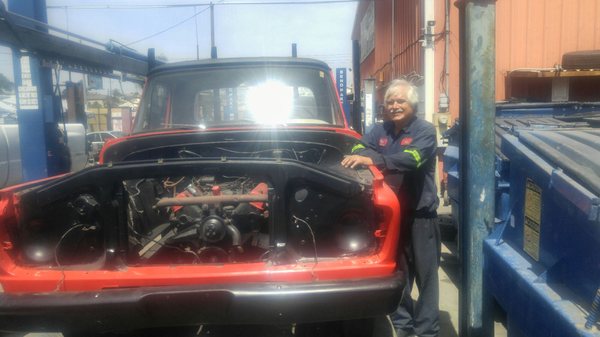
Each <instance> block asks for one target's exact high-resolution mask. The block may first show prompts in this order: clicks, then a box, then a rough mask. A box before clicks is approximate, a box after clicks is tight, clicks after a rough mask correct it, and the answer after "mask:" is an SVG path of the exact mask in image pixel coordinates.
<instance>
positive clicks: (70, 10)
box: [0, 0, 358, 77]
mask: <svg viewBox="0 0 600 337" xmlns="http://www.w3.org/2000/svg"><path fill="white" fill-rule="evenodd" d="M3 1H4V2H6V0H3ZM46 1H47V5H48V6H49V7H52V6H60V8H48V21H49V24H51V25H53V26H56V27H59V28H62V29H67V26H68V30H69V31H71V32H74V33H77V34H80V35H83V36H86V37H89V38H92V39H95V40H97V41H101V42H107V41H108V40H109V39H114V40H117V41H119V42H121V43H124V44H126V45H128V44H131V43H132V42H135V41H137V40H140V39H142V38H144V37H147V36H149V35H152V34H154V33H156V32H159V31H161V30H164V29H166V28H168V27H170V26H172V25H174V24H176V23H178V22H181V21H183V20H185V19H187V18H189V17H191V16H192V15H194V8H193V7H171V8H155V7H154V8H153V7H149V5H164V4H171V5H173V4H189V3H192V2H191V1H189V0H181V1H178V0H172V1H167V0H143V1H140V0H136V1H117V0H89V1H83V0H79V1H76V0H46ZM273 1H275V0H268V1H257V0H235V1H233V0H222V1H219V0H214V3H215V4H216V5H215V41H216V45H217V48H218V54H219V57H242V56H288V55H290V54H291V44H292V43H297V44H298V56H300V57H313V58H317V59H321V60H323V61H325V62H327V63H328V64H329V65H330V67H332V68H336V67H345V68H350V67H351V53H352V43H351V40H350V36H351V32H352V25H353V21H354V15H355V11H356V6H357V3H358V2H355V1H352V2H340V3H327V4H310V2H311V1H309V0H306V1H296V2H303V4H286V5H262V4H240V3H243V2H246V3H247V2H252V3H259V2H261V3H265V2H273ZM278 1H279V0H278ZM233 2H235V3H236V4H231V3H233ZM195 3H196V4H198V3H202V4H205V3H207V2H206V1H204V0H199V1H196V2H195ZM228 3H229V4H228ZM100 7H104V8H100ZM106 7H109V8H106ZM123 7H127V8H126V9H123ZM196 10H197V12H200V11H203V12H202V13H200V14H198V15H197V16H196V20H197V27H198V30H197V31H198V45H199V54H200V58H208V57H210V11H209V10H208V8H207V6H197V7H196ZM131 47H132V48H135V49H137V50H138V51H140V52H142V53H144V54H145V53H146V50H147V48H149V47H154V48H156V53H157V55H164V56H166V57H167V59H168V60H169V61H170V62H174V61H181V60H189V59H195V58H196V24H195V22H194V19H191V20H189V21H187V22H185V23H183V24H181V25H179V26H177V27H175V28H173V29H170V30H168V31H166V32H165V33H162V34H160V35H157V36H155V37H152V38H149V39H147V40H144V41H140V42H138V43H134V44H132V45H131ZM6 58H7V57H6V50H5V49H0V72H3V73H5V74H6V73H7V72H8V70H7V69H6V68H7V65H10V61H9V60H5V59H6ZM6 75H8V76H9V77H12V76H10V75H11V74H6Z"/></svg>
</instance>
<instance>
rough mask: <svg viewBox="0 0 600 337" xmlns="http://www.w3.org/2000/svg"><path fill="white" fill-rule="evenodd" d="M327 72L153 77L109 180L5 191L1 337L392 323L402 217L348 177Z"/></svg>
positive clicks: (278, 66) (105, 173)
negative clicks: (9, 334)
mask: <svg viewBox="0 0 600 337" xmlns="http://www.w3.org/2000/svg"><path fill="white" fill-rule="evenodd" d="M343 116H344V115H343V113H342V110H341V107H340V104H339V101H338V99H337V95H336V92H335V89H334V85H333V78H332V75H331V70H330V69H329V68H328V67H327V65H326V64H325V63H322V62H320V61H316V60H311V59H299V58H259V59H223V60H206V61H196V62H184V63H174V64H170V65H162V66H159V67H157V68H155V69H153V70H152V71H151V72H150V73H149V76H148V82H147V85H146V88H145V91H144V94H143V99H142V102H141V109H140V111H139V112H138V114H137V119H136V121H135V126H134V130H133V134H132V135H130V136H126V137H122V138H116V139H114V140H110V141H108V142H107V143H106V144H105V146H104V148H103V150H102V152H101V153H100V165H98V166H94V167H90V168H86V169H84V170H82V171H80V172H77V173H73V174H70V175H67V176H62V177H58V178H55V179H50V180H46V181H40V182H33V183H29V184H26V185H21V186H18V187H13V188H10V189H5V190H2V191H0V197H1V200H2V205H3V207H1V208H0V223H1V225H0V242H1V243H2V249H0V284H1V285H2V287H3V289H4V293H1V294H0V330H3V329H4V330H11V331H12V330H17V331H19V330H23V329H25V330H26V331H63V332H65V331H66V332H75V333H78V332H86V331H89V330H93V331H96V332H97V331H123V330H128V329H138V328H149V327H166V326H186V325H188V326H189V325H200V324H277V325H284V324H297V326H302V324H304V323H311V322H323V321H340V320H353V319H360V318H369V317H375V316H378V315H384V314H387V313H390V312H392V311H393V310H394V309H395V308H396V306H397V303H398V301H399V300H400V296H401V292H402V289H403V287H404V283H403V279H404V278H403V271H402V270H401V269H400V268H398V266H397V264H396V252H397V245H398V242H399V233H400V228H399V223H400V208H399V203H398V200H397V199H396V197H395V195H394V193H393V191H392V190H391V189H390V188H389V187H388V186H387V185H386V184H385V183H384V181H383V176H382V174H381V172H380V171H378V170H377V169H376V168H375V167H362V168H359V169H349V168H344V167H342V166H341V165H340V162H341V160H342V158H343V156H344V155H346V154H349V153H351V150H352V148H353V147H355V146H357V145H358V144H359V143H360V141H359V135H358V134H357V133H356V132H354V131H353V130H351V129H350V128H348V125H347V122H346V121H345V120H344V117H343Z"/></svg>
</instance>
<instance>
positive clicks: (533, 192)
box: [523, 178, 542, 261]
mask: <svg viewBox="0 0 600 337" xmlns="http://www.w3.org/2000/svg"><path fill="white" fill-rule="evenodd" d="M541 224H542V189H541V188H540V187H539V186H538V185H536V184H535V183H534V182H533V181H532V180H531V179H529V178H527V183H526V184H525V217H524V221H523V250H525V252H526V253H527V254H529V256H531V257H532V258H533V259H534V260H536V261H539V259H540V230H541V227H542V226H541Z"/></svg>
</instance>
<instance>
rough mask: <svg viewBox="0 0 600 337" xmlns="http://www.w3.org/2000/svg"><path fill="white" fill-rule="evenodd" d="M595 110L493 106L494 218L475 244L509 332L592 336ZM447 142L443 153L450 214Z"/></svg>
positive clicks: (452, 157) (455, 180)
mask: <svg viewBox="0 0 600 337" xmlns="http://www.w3.org/2000/svg"><path fill="white" fill-rule="evenodd" d="M598 116H600V107H599V106H598V105H597V104H593V103H589V104H579V103H566V104H510V105H508V104H502V105H498V106H497V111H496V218H497V219H496V225H495V226H494V229H493V231H492V233H491V235H490V236H489V237H488V238H487V239H486V240H485V242H484V252H483V254H484V270H483V273H484V275H483V277H484V292H485V294H486V295H489V296H491V298H493V299H494V300H495V301H496V303H497V304H498V305H499V307H500V308H502V310H503V311H504V312H505V313H506V317H507V323H508V326H507V329H508V335H509V336H511V337H521V336H527V337H534V336H540V337H541V336H561V337H562V336H565V337H569V336H596V337H600V330H599V327H600V325H598V322H597V318H598V314H599V313H598V312H597V311H598V310H597V309H600V308H599V307H600V288H599V287H600V250H599V248H600V128H598V125H599V124H600V123H599V121H598ZM456 140H457V137H456V136H454V137H451V138H450V141H449V147H448V148H449V151H448V152H446V154H445V158H444V164H445V167H444V169H445V170H446V172H447V173H448V196H449V199H450V202H451V203H452V205H453V214H458V209H459V208H458V203H459V202H460V199H459V195H458V186H459V178H460V177H459V175H458V173H459V170H458V163H459V161H458V142H457V141H456ZM452 147H453V149H452ZM446 165H447V166H446ZM455 220H460V219H458V217H457V216H455ZM457 223H458V224H460V222H457ZM586 326H587V327H586Z"/></svg>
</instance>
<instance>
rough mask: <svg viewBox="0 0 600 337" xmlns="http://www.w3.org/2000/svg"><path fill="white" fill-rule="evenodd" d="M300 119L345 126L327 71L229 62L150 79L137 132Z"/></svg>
mask: <svg viewBox="0 0 600 337" xmlns="http://www.w3.org/2000/svg"><path fill="white" fill-rule="evenodd" d="M298 124H300V125H329V126H332V125H333V126H340V127H341V126H343V125H344V122H343V117H342V113H341V111H340V107H339V104H338V101H337V96H336V95H335V91H334V89H333V85H332V83H331V77H330V76H329V74H328V73H326V72H325V71H323V70H319V69H313V68H306V67H292V66H262V67H261V66H255V67H238V68H231V67H226V68H220V69H218V68H212V69H208V70H192V71H189V70H188V71H180V72H170V73H166V74H163V75H157V76H155V77H153V78H151V79H150V80H149V83H148V86H147V88H146V90H145V93H144V98H143V101H142V104H141V106H140V111H139V115H138V116H137V119H136V123H135V127H134V132H147V131H152V130H162V129H181V128H199V129H204V128H210V127H223V126H235V125H263V126H270V125H298Z"/></svg>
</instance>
